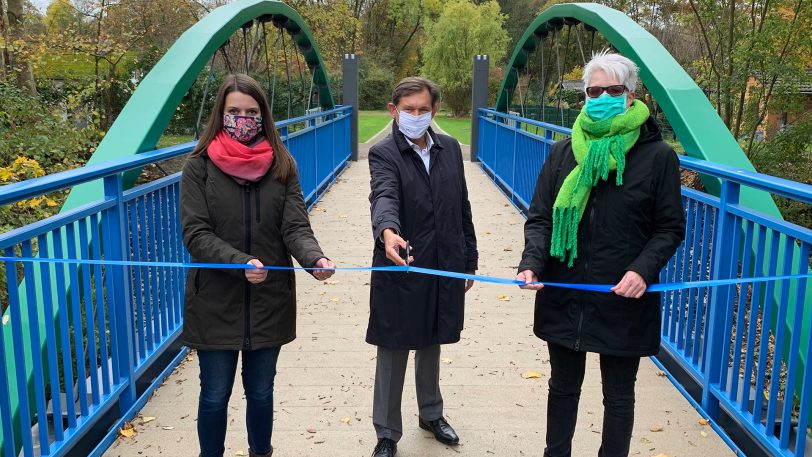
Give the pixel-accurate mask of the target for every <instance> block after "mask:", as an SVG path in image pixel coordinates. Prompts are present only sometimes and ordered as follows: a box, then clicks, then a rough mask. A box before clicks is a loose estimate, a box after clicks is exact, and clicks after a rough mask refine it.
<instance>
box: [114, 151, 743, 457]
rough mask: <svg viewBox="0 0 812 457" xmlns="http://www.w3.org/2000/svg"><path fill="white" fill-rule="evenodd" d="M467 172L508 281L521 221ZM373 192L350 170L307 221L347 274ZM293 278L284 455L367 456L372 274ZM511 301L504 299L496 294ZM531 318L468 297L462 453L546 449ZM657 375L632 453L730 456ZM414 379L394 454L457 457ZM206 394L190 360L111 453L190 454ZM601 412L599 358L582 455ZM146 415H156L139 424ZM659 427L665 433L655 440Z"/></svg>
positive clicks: (235, 429)
mask: <svg viewBox="0 0 812 457" xmlns="http://www.w3.org/2000/svg"><path fill="white" fill-rule="evenodd" d="M466 173H467V176H468V186H469V188H470V189H471V190H472V192H471V203H472V205H473V212H474V219H475V225H476V229H477V236H478V239H479V250H480V259H481V267H482V269H481V270H480V272H481V273H483V274H488V275H499V276H504V277H509V276H511V275H512V274H514V273H515V266H516V265H517V264H518V260H519V256H520V254H521V246H522V239H523V238H522V224H523V218H522V217H521V215H519V213H518V212H517V211H516V210H515V209H514V208H513V207H512V206H510V205H508V204H507V201H506V200H505V198H504V197H503V196H502V195H501V194H500V192H499V191H498V190H497V189H496V188H495V187H494V186H493V184H492V183H491V182H490V180H489V179H488V178H487V177H486V176H485V175H484V174H483V173H482V172H481V171H480V169H479V168H478V167H477V166H475V165H473V164H470V163H466ZM368 193H369V172H368V167H367V163H366V162H365V161H360V162H358V163H353V164H351V166H350V167H349V168H348V169H347V171H345V173H344V174H343V175H342V177H341V179H340V180H339V182H338V183H336V185H335V187H333V188H332V190H331V191H330V192H329V193H328V194H327V195H326V196H325V197H324V200H323V201H322V202H321V203H320V204H319V205H318V207H317V208H316V209H315V210H314V211H313V213H312V216H311V217H312V222H313V226H314V229H315V231H316V234H317V236H318V239H319V241H320V242H321V244H322V247H323V248H324V249H325V252H326V253H327V254H328V255H329V256H331V257H332V258H333V259H334V260H336V261H337V263H339V264H340V265H342V266H351V265H353V266H361V265H367V264H368V263H369V260H370V258H371V247H372V246H371V244H372V243H371V240H370V228H369V204H368V201H367V196H368ZM298 279H299V289H298V298H299V314H298V316H299V318H298V339H297V340H296V341H294V342H293V343H291V344H289V345H287V346H285V347H284V349H283V351H282V355H281V356H280V359H279V370H278V371H279V374H278V376H277V379H276V390H275V394H276V398H275V403H276V407H275V417H274V419H275V423H274V435H273V444H274V447H275V451H276V452H275V456H278V457H283V456H308V457H317V456H331V457H335V456H367V455H369V454H370V453H371V451H372V447H373V446H374V443H375V433H374V431H373V428H372V421H371V414H372V385H373V375H374V371H375V361H374V357H375V348H374V347H373V346H370V345H368V344H366V343H365V342H364V335H365V331H366V320H367V316H368V311H367V310H368V308H367V307H368V294H369V290H368V282H369V275H368V274H357V273H344V274H338V275H336V276H335V277H334V278H333V279H334V280H335V281H336V282H337V283H335V284H321V283H318V282H316V281H315V280H313V279H312V278H310V277H306V275H304V274H301V275H300V277H299V278H298ZM502 295H506V296H508V297H509V301H504V300H499V299H498V298H497V297H498V296H502ZM532 311H533V300H532V294H531V293H526V292H523V291H520V290H518V289H513V288H505V287H504V286H498V285H482V284H478V285H476V286H475V287H474V289H472V291H471V292H469V296H468V300H467V312H466V325H465V330H464V332H463V338H462V341H461V342H460V343H458V344H454V345H449V346H445V347H444V348H443V355H442V357H443V363H444V365H443V367H442V379H441V386H442V391H443V396H444V399H445V406H446V410H445V413H446V417H447V418H448V419H449V422H450V423H451V424H452V425H454V426H455V428H456V429H457V431H458V432H459V434H460V436H461V441H462V444H461V445H460V446H459V447H458V448H456V451H457V453H458V454H461V455H469V456H486V455H488V456H490V455H493V456H519V455H527V456H537V455H540V454H541V450H542V449H543V447H544V430H545V421H546V417H545V416H546V414H545V408H546V406H545V404H546V400H545V397H546V391H547V379H548V376H549V365H548V356H547V352H546V349H545V347H544V346H545V345H544V342H542V341H541V340H538V339H537V338H536V337H534V336H533V335H532V331H531V326H532V318H533V316H532ZM409 370H412V366H411V363H410V367H409ZM528 370H533V371H537V372H539V373H541V374H542V377H541V379H523V378H522V376H521V374H522V373H524V372H525V371H528ZM410 372H411V371H410ZM657 373H658V369H657V367H656V366H655V365H654V364H653V363H652V362H650V361H649V360H648V359H646V360H644V361H643V363H642V365H641V369H640V373H639V376H638V379H639V380H638V387H637V412H636V414H637V420H636V426H635V430H634V436H633V438H632V450H631V455H633V456H636V455H639V456H656V455H659V454H665V455H667V456H670V457H674V456H680V457H689V456H709V455H712V456H726V455H733V453H732V452H731V451H730V449H729V448H728V447H727V446H726V445H725V444H724V442H723V441H722V440H721V439H720V438H719V437H718V436H717V435H716V433H715V432H714V431H713V430H712V429H711V428H710V427H708V426H702V425H699V423H698V421H699V420H700V419H701V417H700V416H699V414H698V413H697V412H696V411H695V410H694V409H693V408H692V407H691V406H690V404H689V403H688V402H687V401H686V400H685V399H684V398H683V397H682V396H681V395H680V394H679V392H678V391H677V390H676V389H675V388H674V387H673V386H672V385H671V383H670V382H669V381H668V379H667V378H665V377H660V376H658V374H657ZM406 384H407V386H406V388H405V392H404V401H403V407H404V410H403V412H404V428H405V431H404V436H403V439H402V440H401V442H400V445H399V446H398V451H399V452H398V455H399V456H403V457H409V456H423V457H426V456H435V455H437V456H439V455H450V454H449V452H450V451H449V449H446V447H445V446H443V445H441V444H440V443H437V442H436V441H434V440H433V439H431V438H430V437H429V435H428V434H427V433H426V432H423V431H421V430H419V429H418V427H417V406H416V400H415V393H414V378H413V376H410V375H407V377H406ZM198 389H199V388H198V364H197V360H196V358H195V356H194V354H192V355H190V356H189V357H188V360H187V361H186V362H184V363H183V364H182V365H181V366H180V367H179V368H178V369H177V370H176V371H175V372H174V373H173V374H172V375H171V377H169V378H168V379H167V381H166V383H165V385H164V386H163V387H161V388H160V389H159V390H158V391H157V393H156V394H155V396H154V397H153V398H152V399H151V400H150V402H149V403H148V404H147V406H146V407H145V408H144V409H143V411H142V415H141V416H140V417H139V418H137V419H136V420H135V421H134V424H135V428H136V430H137V434H136V435H135V437H133V438H119V439H118V441H116V443H115V444H114V445H113V446H112V447H111V449H110V450H109V451H108V452H107V454H106V455H107V456H144V455H148V456H162V455H164V456H179V455H195V454H196V453H197V435H196V422H195V416H196V409H197V397H198V393H199V390H198ZM241 389H242V387H241V385H240V381H239V376H237V381H236V386H235V394H234V395H233V397H232V402H231V405H230V411H231V414H230V418H229V432H228V436H227V438H226V454H225V455H226V456H235V455H248V449H247V444H246V432H245V424H244V409H245V403H244V400H243V396H242V395H241ZM602 411H603V407H602V405H601V388H600V372H599V369H598V363H597V358H596V357H595V356H590V357H589V363H588V372H587V377H586V381H585V382H584V389H583V396H582V401H581V412H580V416H579V417H580V421H579V423H578V429H577V431H576V435H575V442H574V449H573V455H578V456H586V455H596V454H597V450H598V447H599V444H600V436H601V435H600V433H601V420H602ZM142 417H154V418H155V419H154V420H151V421H149V422H148V423H142V422H143V419H142ZM347 418H349V419H347ZM342 419H343V421H342ZM346 421H348V422H346ZM654 427H661V428H662V431H659V432H653V431H651V430H652V428H654Z"/></svg>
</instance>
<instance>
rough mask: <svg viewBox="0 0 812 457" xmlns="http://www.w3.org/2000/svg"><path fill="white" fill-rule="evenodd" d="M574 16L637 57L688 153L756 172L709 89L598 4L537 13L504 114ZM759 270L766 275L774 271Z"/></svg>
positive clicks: (513, 70) (758, 196) (808, 317)
mask: <svg viewBox="0 0 812 457" xmlns="http://www.w3.org/2000/svg"><path fill="white" fill-rule="evenodd" d="M572 20H575V21H578V22H581V23H583V24H585V25H588V26H590V27H592V28H594V29H595V30H597V31H598V32H600V33H601V34H602V35H603V36H604V37H605V38H606V39H607V40H608V41H609V43H610V44H611V45H612V46H614V48H615V49H617V51H618V52H619V53H620V54H622V55H624V56H626V57H628V58H630V59H632V60H633V61H634V62H635V63H636V64H637V65H638V66H639V68H640V79H641V80H642V81H643V83H644V84H645V86H646V88H647V89H648V90H649V92H651V95H652V97H653V98H654V99H655V100H656V101H657V104H658V105H659V106H660V108H661V109H662V111H663V113H664V114H665V117H666V118H667V119H668V122H669V123H670V124H671V127H672V128H673V129H674V133H675V134H676V136H677V138H678V139H679V141H680V142H681V143H682V146H683V147H684V149H685V151H686V154H687V155H688V156H691V157H696V158H699V159H704V160H707V161H710V162H715V163H719V164H724V165H729V166H732V167H736V168H740V169H743V170H748V171H756V170H755V167H753V164H752V163H751V162H750V160H749V159H748V158H747V155H746V154H745V153H744V151H743V150H742V149H741V147H740V146H739V144H738V142H736V139H735V138H734V137H733V135H732V134H731V133H730V131H729V130H728V129H727V127H726V126H725V124H724V122H722V119H721V118H720V117H719V115H718V114H717V112H716V110H715V109H714V108H713V105H711V103H710V101H709V100H708V98H707V97H706V96H705V94H704V92H702V90H701V89H700V88H699V86H697V84H696V82H694V80H693V79H692V78H691V77H690V76H689V75H688V73H686V72H685V70H684V69H683V68H682V66H681V65H680V64H679V63H677V61H676V60H674V58H673V57H672V56H671V54H670V53H669V52H668V50H666V49H665V47H664V46H663V45H662V44H661V43H660V42H659V41H658V40H657V39H656V38H655V37H654V36H653V35H651V34H650V33H649V32H648V31H647V30H645V29H644V28H643V27H641V26H640V25H639V24H637V23H636V22H634V21H633V20H632V19H631V18H629V17H628V16H627V15H626V14H624V13H622V12H620V11H618V10H615V9H612V8H609V7H607V6H603V5H599V4H596V3H577V4H576V3H564V4H558V5H554V6H552V7H550V8H548V9H546V10H544V11H543V12H541V13H540V14H539V15H538V16H536V19H535V20H533V22H532V23H531V24H530V25H529V26H528V27H527V29H526V30H525V32H524V34H523V35H522V37H521V39H519V41H518V42H517V43H516V47H515V48H514V50H513V54H512V55H511V58H510V61H509V63H508V66H507V68H506V71H505V77H504V79H503V80H502V84H501V86H500V88H499V92H498V94H497V97H496V107H495V108H496V110H498V111H503V112H506V111H507V110H508V108H509V107H508V104H509V100H510V99H511V98H512V95H513V92H514V91H515V90H516V87H517V85H518V83H519V77H518V75H519V74H520V72H521V70H523V69H524V68H525V66H526V65H527V63H528V60H529V56H530V54H531V53H532V52H534V51H535V50H536V49H538V47H539V46H540V45H541V43H542V41H543V40H544V39H545V37H546V36H547V35H548V34H549V33H550V32H551V31H552V27H551V26H550V23H553V24H556V23H557V24H562V23H564V22H565V21H572ZM701 178H702V182H703V184H704V186H705V188H706V189H707V190H708V192H710V193H711V194H713V195H716V196H719V193H720V183H719V180H717V179H715V178H709V177H706V176H701ZM739 201H740V204H741V205H742V206H745V207H748V208H751V209H753V210H756V211H759V212H761V213H763V214H766V215H768V216H771V217H774V218H777V219H783V217H782V215H781V212H780V211H779V210H778V207H777V206H776V204H775V201H774V200H773V198H772V196H771V195H770V194H769V193H767V192H764V191H761V190H757V189H754V188H750V187H744V186H743V187H742V188H741V195H740V199H739ZM799 253H800V250H799V249H798V248H797V247H796V248H795V252H794V253H791V254H792V255H793V259H798V258H799V257H800V255H799ZM778 255H779V256H783V255H785V252H784V249H783V247H781V248H780V250H779V253H778ZM754 273H755V274H759V275H760V274H767V273H768V272H767V271H756V272H754ZM795 287H796V286H795V285H793V286H792V287H791V290H792V292H791V293H792V294H794V293H795ZM805 293H806V296H807V297H812V283H810V284H808V285H807V287H806V292H805ZM778 300H780V296H779V295H778V288H776V295H775V301H774V303H775V304H776V305H775V306H777V303H778ZM794 313H795V311H794V306H790V309H789V310H788V312H787V320H786V321H785V322H783V323H782V324H783V325H785V329H786V330H787V331H788V333H791V332H792V328H793V323H792V319H793V316H794ZM803 321H804V325H803V326H802V327H801V328H804V329H807V330H806V331H805V332H804V333H803V334H802V335H801V341H802V344H801V362H802V369H803V366H804V365H805V364H806V362H807V356H808V354H806V350H805V348H806V347H807V346H806V342H807V341H808V338H809V337H810V330H809V329H810V328H812V308H809V307H807V308H806V309H805V310H804V317H803ZM788 341H789V339H788ZM788 345H789V343H788V342H787V346H786V347H785V348H784V350H788V349H789V346H788ZM796 387H797V390H796V392H797V393H798V394H799V395H800V386H796Z"/></svg>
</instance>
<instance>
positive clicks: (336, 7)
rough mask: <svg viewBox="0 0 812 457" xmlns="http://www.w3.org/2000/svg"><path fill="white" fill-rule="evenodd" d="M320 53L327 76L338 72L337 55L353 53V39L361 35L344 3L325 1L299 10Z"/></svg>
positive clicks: (338, 57)
mask: <svg viewBox="0 0 812 457" xmlns="http://www.w3.org/2000/svg"><path fill="white" fill-rule="evenodd" d="M299 13H301V15H302V17H303V18H304V20H305V22H306V23H307V24H308V26H309V27H310V30H311V31H312V32H313V37H314V38H315V40H316V43H318V45H319V49H320V50H321V55H322V58H323V59H324V61H325V64H326V65H327V68H328V70H329V71H330V73H331V74H338V73H340V70H341V56H342V55H343V54H344V53H345V52H351V51H352V52H354V50H353V49H352V48H353V40H354V39H357V37H358V36H360V35H361V33H362V32H361V21H360V20H359V19H358V18H356V17H355V16H353V11H352V10H351V9H350V5H349V4H348V3H347V2H346V0H326V1H325V2H322V4H321V5H319V6H316V5H312V6H304V7H301V8H299Z"/></svg>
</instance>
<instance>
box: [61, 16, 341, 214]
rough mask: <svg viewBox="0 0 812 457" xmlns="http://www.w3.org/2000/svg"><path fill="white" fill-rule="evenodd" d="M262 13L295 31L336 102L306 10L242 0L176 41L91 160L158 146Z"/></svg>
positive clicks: (90, 188) (82, 196)
mask: <svg viewBox="0 0 812 457" xmlns="http://www.w3.org/2000/svg"><path fill="white" fill-rule="evenodd" d="M259 18H262V19H263V20H265V19H271V18H272V19H274V20H275V21H278V22H280V23H281V25H282V28H283V29H285V30H287V31H288V32H290V33H291V35H292V36H293V41H294V42H295V43H296V46H297V47H298V48H299V50H300V51H301V52H302V55H303V56H304V60H305V62H306V63H307V67H308V68H309V69H311V71H312V72H313V85H314V86H315V87H317V88H318V91H319V102H320V104H321V107H322V108H325V109H330V108H333V107H334V105H335V104H334V102H333V95H332V93H331V91H330V77H329V75H328V74H327V70H326V67H325V65H324V62H323V60H322V57H321V52H320V51H319V47H318V45H317V44H316V40H315V39H314V37H313V33H312V32H311V31H310V28H309V27H308V26H307V24H306V23H305V21H304V19H303V18H302V16H301V15H300V14H299V13H298V12H296V10H294V9H293V8H291V7H290V6H288V5H286V4H285V3H283V2H281V1H277V0H240V1H236V2H234V3H230V4H228V5H225V6H221V7H220V8H217V9H215V10H213V11H212V12H210V13H209V14H208V15H207V16H206V17H204V18H203V19H201V20H200V21H199V22H198V23H196V24H195V25H193V26H192V27H190V28H189V29H188V30H186V31H185V32H184V33H183V34H182V35H181V36H180V38H178V39H177V41H175V43H174V44H173V45H172V47H170V48H169V50H168V51H167V52H166V54H164V56H163V57H162V58H161V60H159V61H158V63H157V64H155V66H154V67H153V68H152V70H150V72H149V73H147V75H146V76H145V77H144V79H143V80H142V81H141V83H140V84H139V85H138V87H137V88H136V90H135V92H133V94H132V96H131V97H130V99H129V100H128V101H127V104H126V105H124V108H123V109H122V110H121V113H120V114H119V116H118V117H117V118H116V121H115V122H114V123H113V125H112V126H111V127H110V130H109V131H108V132H107V134H106V135H105V136H104V139H102V141H101V143H100V144H99V146H98V148H97V149H96V151H95V152H94V153H93V156H92V157H91V158H90V160H89V161H88V165H92V164H96V163H102V162H107V161H110V160H114V159H120V158H123V157H127V156H130V155H133V154H138V153H140V152H145V151H151V150H153V149H155V145H156V144H157V143H158V139H159V138H160V137H161V135H162V134H163V132H164V130H165V129H166V127H167V125H169V121H170V120H171V119H172V114H174V112H175V109H176V108H177V106H178V104H179V103H180V101H181V100H182V99H183V97H184V95H186V93H187V92H188V91H189V88H191V87H192V84H194V82H195V80H196V79H197V75H198V74H199V73H200V71H201V70H202V69H203V68H204V67H205V65H206V63H207V62H208V61H209V60H210V59H211V57H212V56H213V55H214V53H215V52H217V50H218V49H219V48H220V47H221V46H222V45H223V44H225V43H226V41H228V39H229V38H230V37H231V35H232V34H234V32H236V31H237V30H239V29H240V27H242V25H243V24H246V23H248V22H251V21H252V20H254V19H259ZM135 178H136V177H135V176H129V179H125V184H132V182H134V180H135ZM127 181H129V182H127ZM101 186H102V185H101V182H94V183H88V184H86V185H82V186H77V187H76V188H75V189H73V191H71V193H70V195H69V196H68V198H67V200H66V201H65V204H64V206H63V207H62V211H67V210H70V209H73V208H76V207H78V206H81V205H83V204H86V203H89V202H91V201H95V200H97V199H98V196H99V195H101V191H102V187H101Z"/></svg>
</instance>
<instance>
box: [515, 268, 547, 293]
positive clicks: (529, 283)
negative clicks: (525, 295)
mask: <svg viewBox="0 0 812 457" xmlns="http://www.w3.org/2000/svg"><path fill="white" fill-rule="evenodd" d="M516 280H517V281H522V282H524V284H525V285H523V286H519V288H521V289H526V290H541V289H543V288H544V284H533V283H534V282H538V280H539V279H538V277H536V274H535V273H533V270H524V271H522V272H520V273H519V274H517V275H516Z"/></svg>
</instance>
